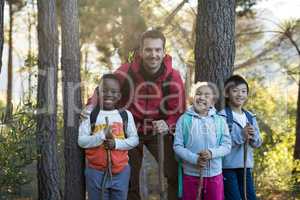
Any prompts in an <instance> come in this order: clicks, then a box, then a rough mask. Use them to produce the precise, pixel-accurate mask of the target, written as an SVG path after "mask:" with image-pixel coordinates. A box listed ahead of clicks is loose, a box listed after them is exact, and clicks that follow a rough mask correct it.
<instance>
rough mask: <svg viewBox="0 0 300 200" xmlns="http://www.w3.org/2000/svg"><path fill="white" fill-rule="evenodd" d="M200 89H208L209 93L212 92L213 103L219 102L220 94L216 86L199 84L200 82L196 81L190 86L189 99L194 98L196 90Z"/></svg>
mask: <svg viewBox="0 0 300 200" xmlns="http://www.w3.org/2000/svg"><path fill="white" fill-rule="evenodd" d="M201 87H208V88H210V89H211V91H212V92H213V95H214V102H217V101H218V100H219V97H220V92H219V89H218V87H217V85H216V84H214V83H212V82H200V81H198V82H196V83H194V84H193V85H192V87H191V92H190V95H189V96H190V99H192V98H194V97H195V95H196V92H197V90H198V89H199V88H201Z"/></svg>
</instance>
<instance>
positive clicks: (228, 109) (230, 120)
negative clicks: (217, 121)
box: [225, 106, 233, 133]
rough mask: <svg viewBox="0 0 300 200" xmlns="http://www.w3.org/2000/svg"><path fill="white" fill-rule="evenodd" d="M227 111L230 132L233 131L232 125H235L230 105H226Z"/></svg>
mask: <svg viewBox="0 0 300 200" xmlns="http://www.w3.org/2000/svg"><path fill="white" fill-rule="evenodd" d="M225 113H226V116H227V117H226V122H227V124H228V129H229V132H230V133H231V131H232V125H233V114H232V110H231V108H230V107H229V106H226V107H225Z"/></svg>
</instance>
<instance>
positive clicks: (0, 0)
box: [0, 0, 5, 74]
mask: <svg viewBox="0 0 300 200" xmlns="http://www.w3.org/2000/svg"><path fill="white" fill-rule="evenodd" d="M4 2H5V0H0V74H1V69H2V53H3V43H4V34H3V24H4Z"/></svg>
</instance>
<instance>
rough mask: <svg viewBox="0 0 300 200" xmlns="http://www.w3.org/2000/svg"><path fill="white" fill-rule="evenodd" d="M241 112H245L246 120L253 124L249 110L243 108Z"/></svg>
mask: <svg viewBox="0 0 300 200" xmlns="http://www.w3.org/2000/svg"><path fill="white" fill-rule="evenodd" d="M243 112H244V113H245V115H246V117H247V120H248V122H249V123H250V124H251V125H253V116H252V115H251V114H250V112H248V111H247V110H244V109H243Z"/></svg>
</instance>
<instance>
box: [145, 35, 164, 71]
mask: <svg viewBox="0 0 300 200" xmlns="http://www.w3.org/2000/svg"><path fill="white" fill-rule="evenodd" d="M140 55H141V57H142V60H143V64H144V67H145V69H146V70H147V71H148V72H149V73H151V74H155V73H156V72H157V71H158V70H159V68H160V66H161V64H162V61H163V58H164V55H165V52H164V47H163V41H162V40H161V39H159V38H146V39H145V40H144V42H143V46H142V49H141V50H140Z"/></svg>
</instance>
